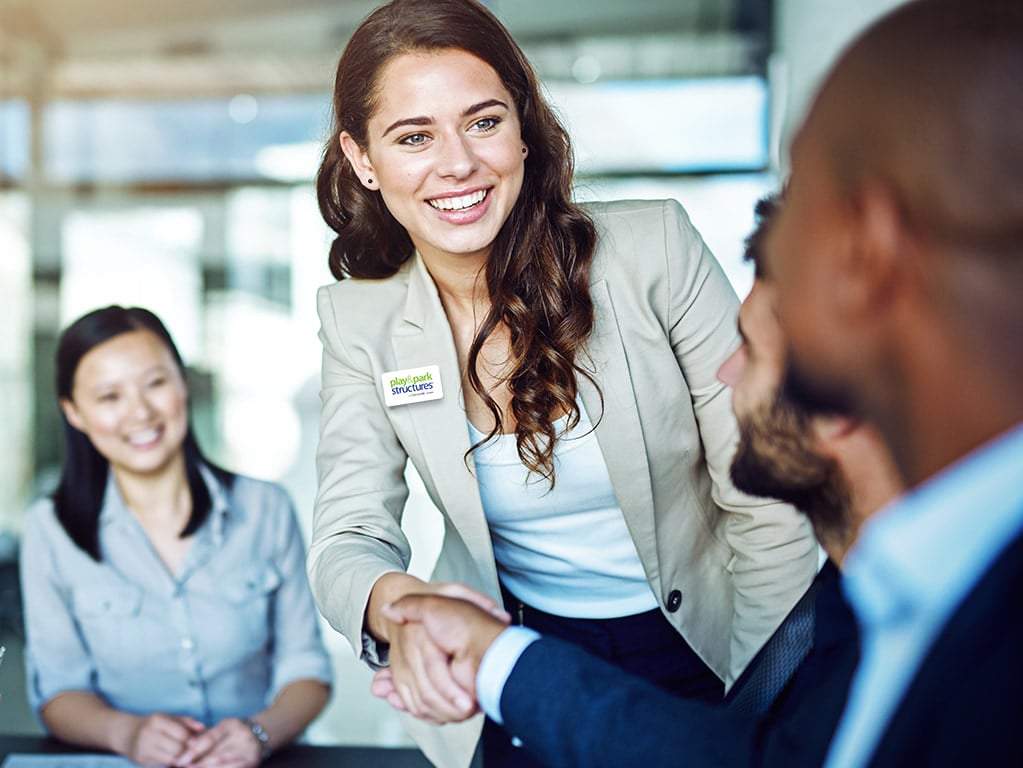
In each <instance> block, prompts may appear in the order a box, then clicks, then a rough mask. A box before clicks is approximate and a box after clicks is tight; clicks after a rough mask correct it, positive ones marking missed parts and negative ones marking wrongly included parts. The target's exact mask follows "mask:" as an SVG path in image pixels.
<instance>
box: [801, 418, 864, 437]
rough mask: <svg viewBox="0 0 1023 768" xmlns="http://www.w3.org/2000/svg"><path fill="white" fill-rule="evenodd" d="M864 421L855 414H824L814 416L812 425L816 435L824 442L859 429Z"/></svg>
mask: <svg viewBox="0 0 1023 768" xmlns="http://www.w3.org/2000/svg"><path fill="white" fill-rule="evenodd" d="M861 424H862V422H861V421H860V420H859V419H857V418H855V417H854V416H833V415H829V416H822V415H817V416H814V417H813V420H812V422H811V426H812V429H813V434H814V437H815V438H817V441H818V442H820V443H822V444H824V443H829V442H833V441H835V440H841V439H842V438H844V437H847V436H849V435H850V434H852V433H853V432H855V431H856V430H857V429H859V427H860V425H861Z"/></svg>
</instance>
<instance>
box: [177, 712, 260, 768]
mask: <svg viewBox="0 0 1023 768" xmlns="http://www.w3.org/2000/svg"><path fill="white" fill-rule="evenodd" d="M262 755H263V748H262V745H261V744H260V743H259V741H257V740H256V737H255V736H253V735H252V729H251V728H249V726H248V725H247V724H246V723H244V722H243V721H241V720H239V719H238V718H235V717H228V718H224V719H223V720H221V721H220V722H219V723H217V724H216V725H215V726H213V727H212V728H210V729H209V730H207V731H206V732H204V733H201V734H198V735H197V736H195V737H193V738H192V739H191V740H190V741H189V743H188V748H187V750H186V751H185V753H184V754H182V755H181V757H180V758H178V760H177V762H175V763H173V765H174V766H175V768H255V766H257V765H259V764H260V762H262Z"/></svg>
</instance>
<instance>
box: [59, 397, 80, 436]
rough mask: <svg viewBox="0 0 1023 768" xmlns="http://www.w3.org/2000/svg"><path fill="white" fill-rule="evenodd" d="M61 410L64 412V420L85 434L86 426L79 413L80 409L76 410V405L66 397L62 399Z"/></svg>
mask: <svg viewBox="0 0 1023 768" xmlns="http://www.w3.org/2000/svg"><path fill="white" fill-rule="evenodd" d="M60 410H61V411H63V412H64V418H66V419H67V420H68V423H69V424H70V425H71V426H72V427H74V428H75V429H77V430H78V431H79V432H84V431H85V429H84V426H83V422H82V417H81V415H79V413H78V409H77V408H75V404H74V403H73V402H71V400H69V399H68V398H66V397H62V398H60Z"/></svg>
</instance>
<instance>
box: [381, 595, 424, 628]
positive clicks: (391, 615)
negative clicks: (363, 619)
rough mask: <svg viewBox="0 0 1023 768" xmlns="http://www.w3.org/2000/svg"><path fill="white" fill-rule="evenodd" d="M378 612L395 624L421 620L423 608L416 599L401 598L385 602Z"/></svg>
mask: <svg viewBox="0 0 1023 768" xmlns="http://www.w3.org/2000/svg"><path fill="white" fill-rule="evenodd" d="M380 612H381V613H382V614H384V616H385V617H386V618H387V619H389V620H390V621H393V622H394V623H395V624H408V623H409V622H410V621H422V620H423V610H422V607H421V606H420V605H419V604H418V602H417V601H414V600H407V599H406V598H402V599H400V600H398V601H397V602H394V603H386V604H384V605H383V606H381V607H380Z"/></svg>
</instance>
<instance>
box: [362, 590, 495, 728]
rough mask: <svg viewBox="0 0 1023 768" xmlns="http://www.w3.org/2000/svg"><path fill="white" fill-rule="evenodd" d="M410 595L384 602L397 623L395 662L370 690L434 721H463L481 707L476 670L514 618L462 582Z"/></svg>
mask: <svg viewBox="0 0 1023 768" xmlns="http://www.w3.org/2000/svg"><path fill="white" fill-rule="evenodd" d="M435 590H436V591H434V592H433V593H431V594H409V595H405V596H404V597H402V598H400V599H399V600H396V601H394V602H393V603H390V604H388V605H385V606H383V607H382V609H381V611H382V613H383V615H384V617H385V618H386V619H387V620H388V621H389V622H391V625H392V627H391V631H390V633H389V634H390V644H391V647H390V666H389V667H386V668H384V669H381V670H379V671H378V672H377V673H376V675H374V677H373V682H372V684H371V686H370V690H371V691H372V692H373V694H374V695H375V696H378V697H380V698H382V699H386V700H387V701H388V703H390V705H391V706H392V707H394V708H395V709H398V710H401V711H403V712H408V713H410V714H412V715H414V716H415V717H418V718H421V719H423V720H427V721H429V722H433V723H437V724H442V723H452V722H460V721H462V720H466V719H468V718H469V717H471V716H472V715H474V714H476V713H477V712H479V704H478V702H477V699H476V673H477V671H478V670H479V666H480V662H481V661H482V660H483V654H484V653H486V651H487V649H488V648H489V647H490V645H491V643H493V642H494V640H495V639H496V638H497V636H498V635H499V634H501V632H503V631H504V629H505V627H507V626H508V623H509V621H510V620H511V617H510V616H509V615H508V613H507V612H506V611H504V610H503V609H501V608H500V607H499V606H498V605H497V604H496V603H495V602H494V601H493V600H491V599H490V598H489V597H486V596H485V595H482V594H481V593H479V592H476V591H474V590H471V589H469V588H468V587H465V586H463V585H459V584H447V585H440V586H438V587H435Z"/></svg>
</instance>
